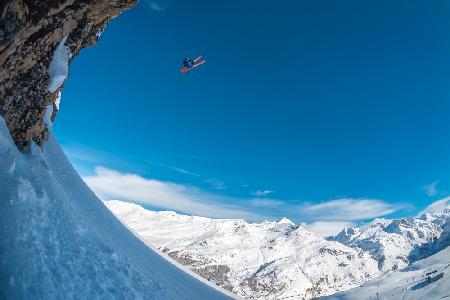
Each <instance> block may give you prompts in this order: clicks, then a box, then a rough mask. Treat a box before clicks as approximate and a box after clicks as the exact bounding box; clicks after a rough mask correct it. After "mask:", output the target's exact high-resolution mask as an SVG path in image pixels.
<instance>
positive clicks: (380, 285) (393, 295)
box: [324, 247, 450, 300]
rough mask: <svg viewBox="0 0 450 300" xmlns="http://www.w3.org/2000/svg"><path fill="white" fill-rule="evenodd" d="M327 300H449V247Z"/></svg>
mask: <svg viewBox="0 0 450 300" xmlns="http://www.w3.org/2000/svg"><path fill="white" fill-rule="evenodd" d="M324 299H329V300H338V299H342V300H344V299H345V300H365V299H367V300H369V299H386V300H400V299H402V300H419V299H450V247H447V248H446V249H444V250H442V251H440V252H438V253H436V254H434V255H432V256H430V257H428V258H426V259H424V260H419V261H417V262H415V263H413V264H412V265H411V266H410V267H409V268H407V269H406V270H404V271H397V272H391V273H388V274H386V275H383V276H382V277H380V278H377V279H374V280H372V281H370V282H368V283H367V284H365V285H363V286H362V287H358V288H355V289H351V290H349V291H346V292H342V293H338V294H336V295H333V296H330V297H326V298H324Z"/></svg>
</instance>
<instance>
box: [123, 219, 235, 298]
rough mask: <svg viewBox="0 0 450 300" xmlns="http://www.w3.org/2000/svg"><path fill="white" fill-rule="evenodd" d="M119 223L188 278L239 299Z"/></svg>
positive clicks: (124, 224)
mask: <svg viewBox="0 0 450 300" xmlns="http://www.w3.org/2000/svg"><path fill="white" fill-rule="evenodd" d="M118 220H119V222H120V223H122V225H123V226H124V227H126V228H127V229H128V230H129V231H130V232H132V233H133V234H134V235H135V236H136V237H137V238H138V239H139V240H140V241H141V242H142V243H144V244H145V245H146V246H147V247H149V248H150V249H151V250H153V251H155V253H157V254H159V255H160V256H161V257H162V258H164V259H165V260H166V261H167V262H169V263H171V264H172V265H174V266H176V267H177V268H179V269H181V270H183V271H184V272H185V273H187V274H189V275H190V276H192V277H194V278H195V279H197V280H199V281H201V282H203V283H204V284H206V285H207V286H209V287H211V288H213V289H215V290H218V291H219V292H221V293H223V294H225V295H227V296H229V297H230V298H234V299H241V298H240V297H238V296H237V295H234V294H232V293H230V291H227V290H225V289H224V288H222V287H220V286H218V285H216V284H213V283H212V282H211V281H208V280H206V279H205V278H203V277H201V276H200V275H198V274H197V273H195V272H193V271H191V270H190V269H189V268H187V267H185V266H184V265H182V264H181V263H179V262H178V261H176V260H175V259H173V258H172V257H170V256H169V255H167V254H166V253H164V252H163V251H161V250H160V249H158V248H156V247H154V246H153V245H152V244H150V243H149V242H148V241H146V240H145V239H144V238H143V237H142V236H140V235H139V233H137V232H136V231H135V230H133V229H132V228H130V227H129V226H128V225H127V224H126V223H125V222H124V221H123V220H121V219H120V218H118Z"/></svg>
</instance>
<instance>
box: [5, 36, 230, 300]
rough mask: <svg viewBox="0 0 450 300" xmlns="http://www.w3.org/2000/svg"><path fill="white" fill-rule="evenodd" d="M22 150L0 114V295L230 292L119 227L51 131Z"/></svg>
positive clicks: (199, 295) (209, 295)
mask: <svg viewBox="0 0 450 300" xmlns="http://www.w3.org/2000/svg"><path fill="white" fill-rule="evenodd" d="M60 45H63V42H62V43H61V44H60ZM28 150H29V151H28V153H22V152H20V151H18V150H17V148H16V146H15V145H14V143H13V141H12V139H11V137H10V135H9V131H8V130H7V127H6V125H5V123H4V120H3V119H1V118H0V240H1V243H0V258H1V259H0V299H228V298H231V297H233V296H232V295H231V294H230V293H227V292H226V291H224V290H221V289H219V288H214V287H213V285H212V284H211V283H208V282H207V281H206V280H203V281H201V280H199V279H198V278H194V277H193V276H192V275H191V274H188V272H186V271H185V270H182V269H180V268H179V267H178V266H177V265H176V264H174V263H173V262H171V261H170V260H168V259H166V258H164V257H162V256H161V255H162V254H161V253H157V252H155V251H153V250H151V249H150V248H149V246H148V245H146V244H145V243H144V242H143V241H142V240H139V239H138V238H137V237H136V236H135V235H134V234H133V233H132V232H130V231H129V230H128V229H127V228H126V227H124V226H123V224H122V223H121V222H120V221H119V220H117V218H115V217H114V216H113V215H112V214H111V213H110V212H109V211H108V209H107V208H106V207H105V206H104V205H103V203H102V202H101V201H100V200H99V199H98V198H97V197H96V196H95V195H94V193H93V192H92V191H91V190H90V189H89V188H88V187H87V186H86V185H85V183H84V182H83V181H82V179H81V178H80V177H79V175H78V174H77V173H76V171H75V170H74V169H73V167H72V166H71V164H70V163H69V162H68V160H67V158H66V157H65V155H64V153H63V152H62V150H61V149H60V147H59V146H58V144H57V143H56V141H55V139H54V138H53V136H50V138H49V140H48V142H47V143H46V144H45V145H44V150H43V152H42V151H41V149H40V148H39V147H37V146H35V145H34V144H33V145H31V147H30V148H29V149H28Z"/></svg>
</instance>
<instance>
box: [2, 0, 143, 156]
mask: <svg viewBox="0 0 450 300" xmlns="http://www.w3.org/2000/svg"><path fill="white" fill-rule="evenodd" d="M136 2H137V0H97V1H95V0H6V1H0V14H1V19H0V114H1V115H2V116H3V118H4V119H5V121H6V124H7V126H8V128H9V131H10V133H11V136H12V137H13V139H14V142H15V143H16V145H17V146H18V147H19V148H20V149H22V148H24V147H25V146H26V145H27V144H28V143H29V142H30V141H31V140H34V141H35V142H36V143H37V144H38V145H41V146H42V144H43V142H44V141H45V140H46V139H47V137H48V128H47V125H46V124H45V122H44V116H45V113H46V108H47V107H48V106H49V105H53V113H52V118H54V117H55V113H56V111H57V109H58V105H57V104H56V101H57V99H58V95H59V92H60V89H61V87H59V88H57V89H56V90H54V91H49V89H48V85H49V80H50V78H49V75H48V71H47V70H48V67H49V64H50V62H51V59H52V56H53V52H54V51H55V49H56V48H57V46H58V44H59V43H60V42H61V40H62V39H63V38H64V37H67V39H66V42H65V46H66V47H67V49H68V50H69V51H70V54H69V61H70V60H71V59H72V58H73V57H74V56H75V55H77V54H78V53H79V51H80V50H81V49H82V48H84V47H87V46H91V45H93V44H95V43H96V41H97V40H98V37H99V33H101V32H102V31H103V30H104V28H105V27H106V25H107V24H108V22H109V21H110V20H111V18H113V17H115V16H117V15H118V14H120V13H121V12H122V11H124V10H126V9H128V8H130V7H132V6H133V5H134V4H135V3H136Z"/></svg>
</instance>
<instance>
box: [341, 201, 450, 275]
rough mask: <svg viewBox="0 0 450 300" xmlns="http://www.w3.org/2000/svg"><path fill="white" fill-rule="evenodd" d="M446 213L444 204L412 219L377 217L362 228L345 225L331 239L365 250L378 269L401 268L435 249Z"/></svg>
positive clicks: (446, 216) (448, 212)
mask: <svg viewBox="0 0 450 300" xmlns="http://www.w3.org/2000/svg"><path fill="white" fill-rule="evenodd" d="M449 216H450V207H446V208H443V209H442V210H439V211H436V212H433V213H425V214H422V215H421V216H418V217H413V218H403V219H396V220H392V221H386V220H377V221H375V222H373V223H372V224H370V226H366V227H363V228H345V229H343V230H342V231H341V232H340V233H339V234H338V235H336V236H335V237H334V238H332V240H335V241H338V242H340V243H342V244H344V245H347V246H349V247H352V248H355V249H362V250H363V251H365V252H367V253H369V254H370V255H371V256H372V257H373V258H374V259H376V260H377V261H378V262H379V269H380V271H382V272H387V271H391V270H397V269H403V268H405V267H407V266H408V265H409V263H410V262H413V261H415V260H418V259H421V258H425V257H427V256H429V255H431V254H433V253H435V252H436V251H438V250H439V249H437V248H436V247H435V245H434V242H435V241H436V240H437V239H438V238H439V237H440V236H441V234H442V228H443V226H444V224H445V222H446V219H447V218H448V217H449ZM441 248H442V247H441Z"/></svg>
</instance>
